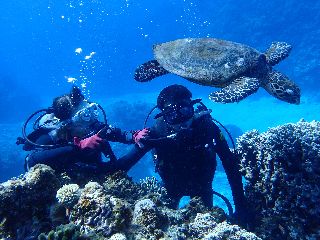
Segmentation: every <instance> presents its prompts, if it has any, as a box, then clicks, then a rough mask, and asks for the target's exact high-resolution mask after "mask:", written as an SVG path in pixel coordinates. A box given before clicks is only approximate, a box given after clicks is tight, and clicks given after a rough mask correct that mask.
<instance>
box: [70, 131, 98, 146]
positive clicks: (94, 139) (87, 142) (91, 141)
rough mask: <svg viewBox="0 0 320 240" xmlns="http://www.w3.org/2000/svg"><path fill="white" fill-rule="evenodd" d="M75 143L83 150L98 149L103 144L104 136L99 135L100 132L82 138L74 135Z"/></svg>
mask: <svg viewBox="0 0 320 240" xmlns="http://www.w3.org/2000/svg"><path fill="white" fill-rule="evenodd" d="M73 143H74V145H76V146H78V147H79V148H80V149H81V150H83V149H86V148H89V149H97V148H99V147H100V146H101V144H102V143H103V140H102V138H100V137H99V136H98V133H97V134H95V135H93V136H91V137H88V138H85V139H82V140H80V138H78V137H74V138H73Z"/></svg>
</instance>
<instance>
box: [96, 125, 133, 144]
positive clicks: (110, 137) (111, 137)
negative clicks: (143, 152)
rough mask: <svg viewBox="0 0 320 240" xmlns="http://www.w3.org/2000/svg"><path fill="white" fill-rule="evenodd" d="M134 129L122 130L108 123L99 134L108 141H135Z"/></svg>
mask: <svg viewBox="0 0 320 240" xmlns="http://www.w3.org/2000/svg"><path fill="white" fill-rule="evenodd" d="M133 134H134V132H133V131H122V130H121V129H120V128H116V127H113V126H111V125H106V126H105V127H104V128H103V129H102V130H101V131H100V132H99V136H100V137H101V138H103V139H105V140H107V141H111V142H120V143H125V144H132V143H134V140H133Z"/></svg>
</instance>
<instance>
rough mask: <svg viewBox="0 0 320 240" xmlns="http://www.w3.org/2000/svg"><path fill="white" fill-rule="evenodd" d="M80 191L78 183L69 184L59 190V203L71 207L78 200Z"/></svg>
mask: <svg viewBox="0 0 320 240" xmlns="http://www.w3.org/2000/svg"><path fill="white" fill-rule="evenodd" d="M80 193H81V192H80V188H79V185H78V184H68V185H64V186H63V187H62V188H60V189H59V190H58V192H57V195H56V197H57V200H58V202H59V203H61V204H62V205H63V206H65V207H66V208H69V207H71V206H73V205H75V204H76V203H77V202H78V200H79V198H80Z"/></svg>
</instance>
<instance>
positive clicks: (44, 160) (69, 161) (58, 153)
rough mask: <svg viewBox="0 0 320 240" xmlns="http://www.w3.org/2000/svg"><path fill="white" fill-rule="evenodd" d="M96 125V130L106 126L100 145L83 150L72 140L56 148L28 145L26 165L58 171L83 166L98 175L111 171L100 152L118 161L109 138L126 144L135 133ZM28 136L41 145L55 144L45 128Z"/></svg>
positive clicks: (26, 147)
mask: <svg viewBox="0 0 320 240" xmlns="http://www.w3.org/2000/svg"><path fill="white" fill-rule="evenodd" d="M104 127H105V128H104ZM94 128H95V129H92V130H93V131H94V132H97V131H99V130H100V129H102V128H104V130H103V132H101V133H100V134H99V136H100V137H101V138H102V139H103V140H104V143H103V144H102V146H101V148H99V149H84V150H81V149H80V148H79V147H78V146H75V145H74V144H73V143H70V144H67V143H63V142H62V144H61V145H59V146H57V147H55V148H50V149H32V148H33V146H30V145H29V144H26V145H25V146H24V149H25V150H32V153H31V154H29V155H28V156H27V158H26V168H27V169H29V168H31V167H33V166H34V165H36V164H39V163H41V164H46V165H49V166H51V167H52V168H53V169H55V170H56V171H58V172H71V171H77V170H79V169H81V170H86V171H91V172H92V173H97V174H101V173H108V172H109V165H110V164H108V163H107V162H103V161H102V155H101V153H103V154H104V155H105V156H106V157H107V158H109V159H110V161H111V162H114V161H116V157H115V155H114V153H113V151H112V149H111V147H110V144H109V142H108V141H112V142H120V143H126V144H130V143H134V142H133V140H132V132H127V131H121V130H120V129H119V128H114V127H112V126H110V125H104V124H101V123H98V124H95V126H94ZM29 139H32V141H34V142H35V143H37V144H41V145H52V144H54V143H53V141H52V138H51V137H50V136H49V134H48V130H46V129H38V130H36V131H34V132H32V133H31V134H30V135H29Z"/></svg>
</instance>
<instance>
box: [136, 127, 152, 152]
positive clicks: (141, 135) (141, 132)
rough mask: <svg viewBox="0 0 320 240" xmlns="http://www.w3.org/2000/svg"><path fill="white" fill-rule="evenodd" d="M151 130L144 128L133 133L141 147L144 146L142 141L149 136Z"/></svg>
mask: <svg viewBox="0 0 320 240" xmlns="http://www.w3.org/2000/svg"><path fill="white" fill-rule="evenodd" d="M149 132H150V131H149V129H148V128H144V129H142V130H138V131H136V132H135V133H134V134H133V136H132V138H133V140H134V142H135V143H136V144H137V145H138V146H139V148H143V147H144V145H143V143H142V141H143V139H145V138H146V137H147V136H148V134H149Z"/></svg>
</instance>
